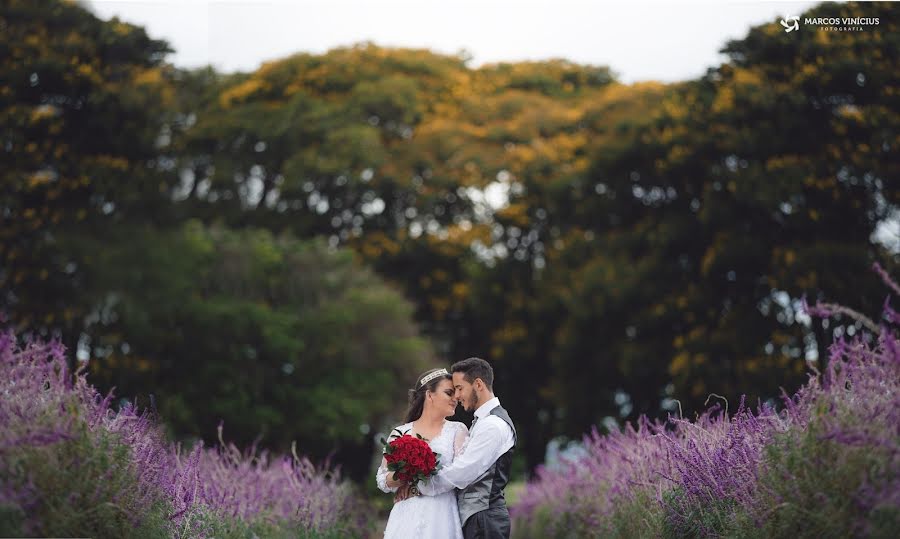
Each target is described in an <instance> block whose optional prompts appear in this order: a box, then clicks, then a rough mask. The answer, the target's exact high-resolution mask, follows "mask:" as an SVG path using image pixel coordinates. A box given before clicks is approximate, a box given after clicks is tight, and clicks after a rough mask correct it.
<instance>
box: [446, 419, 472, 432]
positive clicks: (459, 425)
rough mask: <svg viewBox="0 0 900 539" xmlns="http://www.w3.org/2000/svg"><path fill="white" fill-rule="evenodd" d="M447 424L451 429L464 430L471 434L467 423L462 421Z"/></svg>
mask: <svg viewBox="0 0 900 539" xmlns="http://www.w3.org/2000/svg"><path fill="white" fill-rule="evenodd" d="M447 423H449V427H450V428H452V429H454V430H464V431H466V432H469V428H468V427H466V424H465V423H462V422H460V421H447Z"/></svg>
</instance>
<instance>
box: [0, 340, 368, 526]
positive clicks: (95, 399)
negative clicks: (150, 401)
mask: <svg viewBox="0 0 900 539" xmlns="http://www.w3.org/2000/svg"><path fill="white" fill-rule="evenodd" d="M0 368H2V369H3V370H4V373H5V374H4V377H3V380H2V398H0V536H4V537H7V536H23V535H27V536H90V537H98V538H100V537H191V538H198V537H199V538H202V537H248V538H249V537H310V538H312V537H354V536H356V537H358V536H363V535H364V533H365V532H366V519H367V516H368V513H367V511H368V510H367V507H366V506H365V504H364V503H363V502H362V500H361V498H359V497H358V496H357V495H356V494H355V493H354V492H353V491H352V489H351V487H350V485H349V484H348V483H345V482H343V481H342V480H341V478H340V476H339V474H338V473H337V471H335V470H330V469H328V468H327V467H325V468H319V467H316V466H314V465H313V464H312V463H311V462H310V461H309V460H307V459H305V458H302V457H298V456H297V454H296V451H294V452H293V454H292V455H289V456H285V455H270V454H269V453H267V452H265V451H257V450H256V448H255V447H253V448H250V449H249V450H246V451H244V452H241V451H240V450H239V449H238V448H237V447H235V446H234V445H233V444H225V443H224V442H223V443H221V444H220V445H219V446H217V447H214V448H206V447H203V446H202V444H201V443H197V444H196V445H195V446H194V447H193V448H190V449H185V448H183V447H182V446H181V445H179V444H175V443H172V442H170V441H168V440H167V438H166V436H165V434H164V432H163V430H162V427H161V425H160V424H159V423H158V422H157V420H156V418H155V417H154V416H153V414H151V413H150V412H148V411H140V410H137V409H136V408H135V407H134V406H131V405H125V406H123V407H121V408H120V409H119V410H118V411H115V410H113V409H112V408H111V404H112V400H113V396H112V394H109V395H107V396H105V397H104V396H103V395H101V394H100V393H98V391H97V390H96V389H95V388H94V387H93V386H91V385H90V384H89V383H88V381H87V379H86V376H85V374H84V372H83V371H79V372H77V373H74V375H73V373H71V371H70V369H69V367H68V364H67V361H66V357H65V350H64V349H63V347H62V346H61V345H59V344H58V343H54V342H50V343H45V342H32V343H30V344H27V345H25V346H20V345H19V343H18V341H17V338H16V335H14V334H13V332H11V331H6V332H3V333H0ZM219 439H220V441H221V440H222V426H221V425H220V426H219Z"/></svg>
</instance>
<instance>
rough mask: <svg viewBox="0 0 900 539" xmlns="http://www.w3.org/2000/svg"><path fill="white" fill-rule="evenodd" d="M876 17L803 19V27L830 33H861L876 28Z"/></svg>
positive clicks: (877, 22)
mask: <svg viewBox="0 0 900 539" xmlns="http://www.w3.org/2000/svg"><path fill="white" fill-rule="evenodd" d="M880 23H881V22H880V21H879V20H878V17H804V18H803V24H804V25H812V26H818V27H820V28H821V29H822V30H825V31H830V32H861V31H863V30H864V29H865V27H867V26H878V25H879V24H880Z"/></svg>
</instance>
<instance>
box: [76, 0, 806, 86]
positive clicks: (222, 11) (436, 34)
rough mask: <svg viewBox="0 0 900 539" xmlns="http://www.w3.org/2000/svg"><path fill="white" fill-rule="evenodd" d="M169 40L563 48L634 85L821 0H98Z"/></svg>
mask: <svg viewBox="0 0 900 539" xmlns="http://www.w3.org/2000/svg"><path fill="white" fill-rule="evenodd" d="M87 4H88V5H89V7H91V8H92V9H93V11H94V12H95V13H96V14H97V15H98V16H100V17H101V18H104V19H109V18H111V17H113V16H118V17H119V18H120V19H122V20H125V21H127V22H131V23H134V24H137V25H140V26H143V27H145V28H146V29H147V31H148V32H149V34H150V35H151V36H152V37H154V38H162V39H166V40H167V41H169V43H170V44H171V45H172V48H174V49H175V51H176V52H175V54H173V55H171V56H170V57H169V59H170V61H172V62H173V63H175V64H176V65H178V66H182V67H197V66H202V65H207V64H212V65H213V66H215V67H216V68H218V69H220V70H224V71H237V70H241V71H249V70H253V69H255V68H257V67H258V66H259V65H260V63H262V62H264V61H266V60H272V59H276V58H281V57H284V56H287V55H289V54H292V53H295V52H301V51H303V52H313V53H322V52H325V51H327V50H329V49H332V48H334V47H339V46H346V45H352V44H354V43H359V42H363V41H372V42H374V43H376V44H378V45H383V46H397V47H414V48H428V49H431V50H434V51H436V52H442V53H449V54H454V53H457V52H459V51H460V50H466V51H468V52H469V53H470V54H471V55H472V57H473V63H472V65H473V66H479V65H482V64H484V63H490V62H497V61H517V60H543V59H549V58H565V59H568V60H571V61H574V62H578V63H584V64H594V65H607V66H609V67H611V68H612V69H613V71H615V72H616V73H618V74H619V75H620V77H621V80H623V81H624V82H626V83H630V82H634V81H640V80H660V81H666V82H671V81H676V80H684V79H689V78H693V77H696V76H699V75H701V74H703V73H704V72H705V71H706V68H707V67H710V66H714V65H718V64H719V63H721V62H722V61H723V57H722V56H721V55H720V54H719V53H718V51H719V49H721V48H722V46H723V45H724V44H725V43H726V41H728V40H729V39H739V38H741V37H743V36H744V35H746V33H747V30H748V29H749V28H750V27H751V26H753V25H756V24H760V23H764V22H770V21H774V20H776V18H780V17H784V16H789V15H799V14H801V13H802V12H803V11H804V10H806V9H808V8H809V7H811V6H814V5H816V4H817V2H760V1H756V2H727V1H722V0H718V1H715V2H658V1H657V2H647V1H643V2H638V1H628V2H625V1H620V2H600V1H598V0H594V1H589V0H553V1H547V0H477V1H476V0H442V1H437V0H369V1H363V0H225V1H222V0H219V1H210V0H91V1H90V2H87Z"/></svg>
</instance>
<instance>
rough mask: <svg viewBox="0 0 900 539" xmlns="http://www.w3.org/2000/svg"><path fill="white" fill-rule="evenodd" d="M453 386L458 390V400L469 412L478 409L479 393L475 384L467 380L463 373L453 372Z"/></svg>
mask: <svg viewBox="0 0 900 539" xmlns="http://www.w3.org/2000/svg"><path fill="white" fill-rule="evenodd" d="M453 388H454V389H455V390H456V400H457V401H459V403H460V404H461V405H462V407H463V408H465V410H466V411H467V412H474V411H475V410H477V409H478V394H477V393H475V386H474V385H473V384H470V383H469V382H467V381H466V376H465V375H464V374H463V373H461V372H454V373H453Z"/></svg>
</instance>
